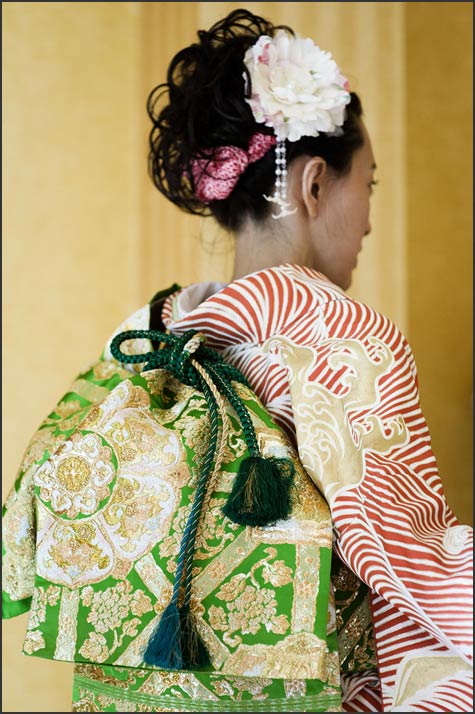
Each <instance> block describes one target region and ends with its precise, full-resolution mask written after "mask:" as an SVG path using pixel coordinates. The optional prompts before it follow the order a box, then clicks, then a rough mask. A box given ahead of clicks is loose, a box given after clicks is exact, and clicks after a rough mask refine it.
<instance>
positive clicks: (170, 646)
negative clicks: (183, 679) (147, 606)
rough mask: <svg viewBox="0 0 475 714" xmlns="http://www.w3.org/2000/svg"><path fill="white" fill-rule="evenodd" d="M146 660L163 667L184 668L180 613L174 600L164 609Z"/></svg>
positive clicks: (148, 662) (147, 651)
mask: <svg viewBox="0 0 475 714" xmlns="http://www.w3.org/2000/svg"><path fill="white" fill-rule="evenodd" d="M144 662H146V663H147V664H153V665H155V667H163V669H182V668H183V655H182V649H181V623H180V613H179V610H178V608H177V606H176V604H175V603H174V602H171V603H170V604H169V605H167V607H166V608H165V610H164V611H163V613H162V617H161V619H160V622H159V624H158V627H157V629H156V630H155V632H154V633H153V635H152V636H151V638H150V640H149V642H148V645H147V649H146V650H145V654H144Z"/></svg>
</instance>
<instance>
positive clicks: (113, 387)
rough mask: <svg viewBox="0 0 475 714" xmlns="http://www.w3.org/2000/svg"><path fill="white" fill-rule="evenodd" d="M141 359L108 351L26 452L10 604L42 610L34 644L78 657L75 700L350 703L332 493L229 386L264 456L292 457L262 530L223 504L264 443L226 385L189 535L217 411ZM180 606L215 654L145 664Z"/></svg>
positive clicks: (34, 616)
mask: <svg viewBox="0 0 475 714" xmlns="http://www.w3.org/2000/svg"><path fill="white" fill-rule="evenodd" d="M143 342H144V341H143V340H138V339H137V340H131V342H130V343H129V350H128V351H129V352H130V354H133V353H134V350H135V351H136V352H137V353H138V354H140V352H141V347H140V345H141V344H143ZM147 344H150V343H149V342H148V341H147ZM136 361H137V360H136ZM142 367H143V365H140V364H137V365H136V367H135V371H134V370H133V369H126V368H124V367H123V366H121V365H120V364H119V363H118V362H116V361H114V360H110V359H105V358H104V357H103V358H102V359H101V360H99V361H98V362H97V363H96V364H94V365H93V366H92V367H91V368H90V369H89V370H88V371H86V372H85V373H83V374H81V375H80V376H79V377H78V378H77V380H76V381H75V382H74V384H73V385H72V386H71V388H70V390H69V391H68V392H67V394H66V395H65V396H64V397H63V399H62V400H61V401H60V402H59V404H58V405H57V406H56V408H55V409H54V411H53V412H52V413H51V414H50V415H49V416H48V417H47V419H46V420H45V421H44V422H43V424H42V425H41V426H40V428H39V430H38V432H37V433H36V435H35V436H34V437H33V439H32V441H31V443H30V445H29V447H28V449H27V452H26V454H25V457H24V460H23V463H22V465H21V469H20V472H19V477H18V479H17V481H16V483H15V486H14V488H13V489H12V491H11V493H10V495H9V497H8V499H7V502H6V504H5V507H4V516H3V591H4V592H3V617H13V616H15V615H17V614H20V613H22V612H25V611H28V610H29V620H28V628H27V633H26V637H25V641H24V645H23V652H24V653H25V654H28V655H34V656H37V657H44V658H49V659H56V660H62V661H68V662H75V663H77V664H76V668H75V678H74V711H312V712H318V711H321V712H329V711H341V691H340V680H339V669H340V665H339V657H338V643H337V633H336V629H335V627H336V625H335V616H334V603H333V595H332V594H331V588H330V570H331V547H332V524H331V517H330V512H329V509H328V506H327V504H326V502H325V500H324V498H323V497H322V496H321V495H320V494H319V492H318V491H317V489H316V488H315V486H314V485H313V483H312V482H311V480H310V478H309V477H308V476H307V474H306V473H305V472H304V470H303V468H302V467H301V465H300V462H299V461H298V458H297V456H296V454H295V452H294V450H293V448H292V446H291V445H290V443H289V441H288V440H287V438H286V436H285V435H284V434H283V433H282V431H281V429H280V428H278V427H277V426H276V425H275V424H274V422H273V421H272V419H271V417H270V416H269V414H268V413H267V411H266V410H265V408H264V407H263V405H262V404H261V403H260V402H259V400H258V398H257V397H256V396H255V395H254V393H253V392H252V391H251V390H250V389H249V388H248V387H247V386H246V385H244V384H241V383H239V382H233V383H232V387H233V389H234V391H235V393H236V394H237V395H238V397H239V400H240V401H241V403H242V404H243V405H244V407H245V409H246V412H247V414H248V415H249V418H250V421H251V427H249V428H252V429H253V433H254V434H255V438H256V443H257V445H258V448H259V452H260V454H261V456H262V457H263V458H264V459H271V460H272V459H274V460H276V459H277V460H279V459H285V460H290V461H292V463H293V465H294V469H295V473H294V476H293V485H292V489H291V509H290V513H289V515H288V517H286V518H281V519H277V520H276V521H275V522H274V523H273V524H271V525H267V526H265V527H261V526H252V525H242V524H240V523H236V522H235V521H234V520H231V518H229V517H227V516H226V515H224V513H223V508H224V509H225V511H226V504H227V502H228V499H229V496H230V494H231V493H233V485H234V487H235V482H236V478H237V473H238V471H239V468H240V465H241V463H242V462H243V461H245V460H246V459H247V458H249V454H250V452H249V445H248V439H247V440H246V438H245V435H244V434H243V426H242V420H241V418H240V417H239V415H238V414H237V413H236V410H235V408H234V407H233V406H231V404H230V403H229V401H228V400H224V399H219V398H218V397H216V399H217V403H218V406H219V410H218V417H219V418H218V421H217V426H216V428H217V429H218V431H219V441H218V449H217V451H216V454H215V458H214V461H213V468H212V469H211V471H210V476H209V479H208V481H207V483H206V488H205V489H204V490H203V503H202V507H201V509H200V514H201V515H200V517H199V519H198V520H197V528H196V534H195V537H194V540H193V542H192V545H190V544H188V545H186V543H188V541H186V538H184V533H185V535H186V529H187V527H189V523H190V513H191V512H192V509H193V503H194V500H195V496H196V493H197V488H199V485H200V478H201V476H200V474H201V473H202V470H203V465H204V463H205V461H206V458H207V453H208V444H209V443H210V438H211V437H212V431H213V428H214V427H213V420H212V418H210V409H209V405H208V403H207V400H206V399H205V395H204V394H203V393H201V392H200V391H198V390H197V389H196V388H195V387H194V386H192V385H190V384H185V383H183V381H181V380H179V379H177V378H175V377H174V376H172V375H171V373H170V371H167V370H166V369H161V368H152V367H151V366H150V365H149V367H148V368H147V369H146V370H145V371H144V370H143V369H142ZM241 470H242V469H241ZM185 541H186V542H185ZM190 542H191V541H190ZM184 543H185V546H184V545H183V544H184ZM180 562H181V564H182V565H183V572H184V573H185V575H184V576H183V578H182V576H181V574H180V573H181V571H180V567H181V566H180V565H179V563H180ZM185 576H186V577H185ZM175 596H176V597H175ZM174 598H175V600H174ZM186 598H188V599H186ZM173 602H175V604H176V605H177V606H178V607H179V606H183V602H185V603H188V605H186V607H189V610H190V612H191V613H192V615H193V618H194V623H195V624H196V630H197V636H199V642H200V646H201V645H203V646H204V648H205V650H206V653H207V660H206V661H208V662H209V664H205V665H202V666H197V667H190V666H182V667H171V668H170V669H167V668H165V667H160V666H157V665H154V664H150V661H149V662H147V661H146V659H147V657H146V656H145V653H146V652H147V648H148V647H149V645H150V643H151V641H152V642H153V638H154V633H156V632H157V627H158V626H159V625H160V622H161V616H162V614H163V612H164V611H165V610H166V608H167V607H169V606H170V603H173ZM332 612H333V616H331V614H330V613H332ZM155 636H156V635H155ZM180 636H181V638H182V642H183V637H185V639H186V633H185V635H183V632H182V634H181V635H180ZM185 644H186V643H185Z"/></svg>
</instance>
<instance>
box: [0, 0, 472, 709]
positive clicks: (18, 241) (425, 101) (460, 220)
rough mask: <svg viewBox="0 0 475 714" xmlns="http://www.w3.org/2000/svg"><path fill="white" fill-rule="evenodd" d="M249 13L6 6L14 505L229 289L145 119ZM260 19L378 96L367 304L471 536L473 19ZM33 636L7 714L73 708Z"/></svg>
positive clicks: (373, 102)
mask: <svg viewBox="0 0 475 714" xmlns="http://www.w3.org/2000/svg"><path fill="white" fill-rule="evenodd" d="M239 6H240V4H238V3H219V2H213V3H198V2H197V3H153V2H152V3H141V2H136V3H132V2H120V3H116V2H112V3H101V2H99V3H87V2H86V3H80V2H75V3H73V2H66V3H61V2H57V3H56V2H55V3H44V2H35V3H24V2H4V3H3V4H2V10H3V13H2V14H3V33H4V34H3V68H4V69H3V111H4V115H3V118H4V122H3V132H4V133H3V152H4V153H3V156H4V158H3V162H4V163H3V171H4V173H3V176H4V194H3V199H4V212H3V239H4V240H3V261H4V262H3V265H4V268H3V285H4V294H3V300H4V302H3V305H4V308H3V318H4V320H3V325H4V327H3V340H4V342H3V344H4V370H3V384H4V404H3V408H4V420H3V424H4V426H3V429H4V431H3V444H4V456H3V497H4V498H5V496H6V493H7V492H8V490H9V488H10V486H11V484H12V483H13V480H14V476H15V471H16V468H17V465H18V463H19V461H20V459H21V455H22V452H23V449H24V448H25V446H26V443H27V441H28V439H29V437H30V435H31V434H32V432H33V431H34V430H35V428H36V427H37V425H38V423H39V422H40V421H41V419H42V418H43V417H44V415H45V414H46V413H47V412H48V411H49V410H50V408H51V407H52V406H53V404H54V403H55V402H56V400H57V398H59V396H60V395H61V393H62V391H63V390H64V388H65V387H66V386H67V385H68V384H69V382H70V381H71V380H72V378H73V377H74V375H75V373H76V372H77V371H79V369H80V368H82V367H83V366H85V365H86V364H87V363H88V361H90V360H92V359H94V358H95V357H96V355H97V354H98V352H99V350H100V348H101V346H102V344H103V342H104V340H105V339H106V338H107V336H108V334H109V333H110V332H111V331H112V330H113V329H114V327H115V326H116V325H117V324H118V323H119V322H120V321H121V319H122V318H123V317H124V316H125V315H126V314H127V313H129V312H131V311H132V310H133V309H135V308H136V307H138V306H139V305H141V304H142V303H144V302H146V301H147V299H148V298H149V297H150V296H151V294H152V293H153V292H154V291H155V290H156V289H158V288H160V287H163V286H165V285H167V284H169V283H171V282H173V281H177V282H181V283H182V284H183V283H186V282H189V281H191V280H199V279H202V278H205V277H216V278H223V279H227V278H228V277H229V271H230V265H231V261H232V244H231V243H230V241H229V240H228V239H227V238H225V237H223V236H222V235H221V234H220V233H219V231H217V230H216V229H215V228H213V226H210V225H207V223H206V221H202V220H201V219H199V218H194V217H187V216H184V215H183V216H182V215H180V214H179V213H178V211H177V210H176V209H175V208H174V207H173V206H168V205H167V204H166V202H165V201H164V200H163V199H162V198H161V196H159V195H158V194H157V192H156V190H155V189H154V188H153V186H151V184H150V183H149V180H148V178H147V175H146V151H147V147H146V141H147V131H148V120H147V118H146V114H145V110H144V106H145V100H146V97H147V94H148V92H149V91H150V89H151V88H152V87H153V86H154V85H155V84H157V83H159V82H160V81H162V80H163V78H164V75H165V69H166V65H167V63H168V61H169V60H170V59H171V56H172V54H173V53H174V52H175V51H176V50H178V49H179V48H180V47H182V46H183V45H184V44H185V43H188V42H191V41H193V40H194V37H195V32H196V29H198V28H206V27H208V26H209V25H210V24H211V23H212V22H214V21H215V20H217V19H218V18H220V17H221V16H223V15H224V14H225V13H226V12H227V11H228V10H230V9H232V8H234V7H239ZM245 6H246V7H247V8H249V9H251V10H254V11H256V12H260V13H261V14H264V15H265V16H267V17H269V18H271V19H272V20H274V21H275V22H286V23H288V24H291V25H292V26H293V27H294V29H295V30H297V31H298V32H301V33H303V34H305V35H311V36H312V37H313V38H314V39H315V40H316V41H317V42H318V43H319V44H321V46H322V47H323V48H325V49H330V50H331V51H332V53H333V54H334V56H335V59H336V60H337V62H338V63H339V64H340V66H341V67H342V69H343V71H344V72H345V73H346V74H347V75H348V76H349V77H350V81H351V85H352V88H354V89H355V90H356V91H358V92H359V93H360V95H361V96H362V98H363V102H364V107H365V112H366V121H367V125H368V127H369V129H370V132H371V134H372V139H373V144H374V149H375V153H376V159H377V163H378V166H379V167H380V169H379V171H378V174H379V178H380V180H381V183H380V186H379V187H378V189H377V191H376V194H375V196H374V199H373V217H372V224H373V232H372V235H371V237H370V238H369V239H368V240H367V242H366V247H365V252H364V255H363V258H362V260H361V261H360V265H359V267H358V272H357V274H356V276H355V281H354V285H353V287H352V289H351V294H352V295H354V296H355V297H357V298H359V299H362V300H364V301H366V302H370V303H371V304H372V305H373V306H374V307H376V308H377V309H379V310H381V311H382V312H385V313H386V314H388V315H389V316H390V317H391V318H393V319H394V320H395V321H396V322H397V323H398V324H399V325H400V326H401V328H402V329H403V331H405V332H406V334H407V335H408V337H409V340H410V341H411V344H412V346H413V349H414V352H415V356H416V359H417V363H418V368H419V378H420V387H421V396H422V403H423V406H424V408H425V413H426V417H427V420H428V422H429V426H430V427H431V431H432V436H433V443H434V449H435V452H436V454H437V456H438V460H439V465H440V468H441V475H442V478H443V480H444V483H445V486H446V492H447V496H448V500H449V502H450V503H451V505H452V506H453V507H454V509H455V511H456V513H457V514H458V515H459V517H460V518H461V519H462V520H463V521H471V496H470V494H471V473H472V467H471V459H470V454H471V399H472V382H471V364H472V353H471V344H472V342H471V323H472V320H471V300H470V297H471V291H472V282H471V281H472V276H471V272H470V271H471V264H472V257H471V234H472V226H471V215H472V183H471V172H472V167H471V156H472V147H471V143H470V142H471V120H472V103H471V102H472V93H471V91H472V90H471V87H472V74H471V72H472V69H471V57H472V33H471V26H472V4H471V3H467V2H464V3H449V2H447V3H445V2H442V3H440V2H438V3H435V2H434V3H403V2H401V3H391V2H389V3H378V2H372V3H358V2H356V3H340V2H326V3H299V2H297V3H273V2H267V3H247V4H245ZM215 244H216V245H215ZM213 246H214V251H215V252H214V253H210V250H212V249H213ZM25 626H26V617H25V616H22V617H20V618H17V619H16V620H14V621H7V622H6V623H4V630H3V653H4V654H3V657H4V660H3V677H4V689H3V707H2V711H6V712H18V711H30V710H31V711H37V712H46V711H56V712H61V711H62V712H65V711H68V709H69V708H70V705H69V701H70V688H71V668H70V665H68V664H64V663H51V662H46V661H43V660H40V659H38V658H27V657H22V656H21V655H20V654H19V651H20V649H21V641H22V636H23V633H24V630H25Z"/></svg>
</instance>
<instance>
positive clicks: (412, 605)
mask: <svg viewBox="0 0 475 714" xmlns="http://www.w3.org/2000/svg"><path fill="white" fill-rule="evenodd" d="M161 316H162V320H163V323H164V325H165V326H166V327H167V329H168V330H170V331H171V332H172V333H173V334H177V335H180V334H184V333H186V332H187V331H188V330H198V331H199V332H200V333H202V334H204V335H205V336H206V340H207V344H208V345H209V346H210V347H213V348H216V349H218V350H219V351H220V352H221V353H222V355H223V356H224V357H225V359H226V360H227V361H228V362H230V363H231V364H233V365H235V366H236V367H237V368H239V370H240V371H241V372H242V373H243V374H244V375H245V376H246V377H247V379H248V381H249V383H250V384H251V385H252V387H253V389H254V391H255V392H256V393H257V395H258V396H259V398H260V399H261V400H262V403H263V404H265V406H266V409H267V411H268V412H269V413H270V415H271V416H272V417H273V419H274V421H275V423H276V424H278V425H279V426H280V427H281V428H282V430H283V431H284V432H285V433H286V434H287V435H288V438H289V440H290V442H291V444H292V445H293V446H294V447H295V449H296V450H297V451H298V455H299V458H300V462H301V464H302V465H303V467H304V469H305V472H306V475H307V476H308V477H309V478H310V479H311V482H312V483H313V485H314V487H316V488H315V492H318V493H319V494H321V495H323V496H324V498H325V501H326V504H327V506H328V507H329V509H330V512H331V520H330V530H332V538H331V539H332V543H330V546H331V545H332V547H333V563H332V580H331V586H330V593H329V597H328V598H327V599H326V600H325V602H326V605H325V606H324V607H326V608H327V617H326V619H327V623H328V628H327V632H328V633H329V635H330V636H329V639H328V642H327V651H328V652H330V651H331V652H330V654H331V653H333V654H331V657H330V659H329V660H328V662H331V663H332V664H330V665H328V662H327V670H326V673H325V677H323V679H324V680H325V682H326V684H325V683H324V689H323V690H322V691H323V693H324V694H325V693H326V694H325V696H328V704H327V706H328V708H326V709H325V708H323V709H316V708H315V703H314V701H315V700H313V701H312V699H311V697H310V696H309V697H308V698H307V699H306V696H307V693H308V692H309V691H310V690H308V692H307V690H305V688H304V689H302V682H303V681H304V679H302V678H300V677H299V676H296V677H295V678H293V679H292V668H290V669H289V670H288V673H287V675H286V678H284V679H282V680H281V682H282V685H281V686H283V687H284V689H283V690H282V693H281V695H279V696H283V697H284V702H283V706H285V698H286V700H287V703H288V704H287V706H288V707H290V708H286V709H282V708H278V707H279V706H280V707H282V701H281V703H280V704H275V703H273V702H274V700H272V701H271V699H269V697H271V698H272V694H270V690H271V689H272V686H271V684H269V682H270V680H266V678H265V677H264V678H263V677H262V676H261V677H252V676H249V675H250V674H252V671H251V670H246V671H244V670H243V671H242V672H241V674H244V675H247V680H246V676H244V677H239V676H237V675H238V674H239V672H238V670H236V671H233V674H234V675H236V676H235V677H234V679H233V677H231V678H230V677H227V678H226V677H224V678H222V679H220V680H219V682H216V681H214V682H211V680H212V679H213V676H215V675H213V674H211V675H210V674H208V673H204V674H203V675H202V676H197V677H195V678H194V679H193V682H191V681H189V680H187V678H186V675H183V673H180V674H174V673H161V678H160V679H157V682H156V683H155V685H156V689H155V690H154V692H155V693H156V692H157V691H158V692H161V693H165V694H166V696H167V697H169V701H174V702H175V707H176V708H166V707H163V706H161V707H152V706H151V704H150V700H147V696H148V695H147V691H146V688H144V686H142V685H143V682H144V677H145V676H146V673H144V671H143V670H142V669H140V667H138V666H137V663H136V660H134V659H133V658H132V659H131V660H130V661H124V664H125V666H124V667H108V666H107V665H100V660H99V663H97V662H96V664H88V663H82V664H77V666H76V672H75V682H74V701H75V704H74V710H75V711H201V710H207V711H223V710H224V711H234V710H236V711H237V710H240V711H292V710H297V711H341V710H343V711H350V712H356V711H358V712H366V711H367V712H371V711H374V712H386V711H405V712H407V711H432V712H440V711H450V712H453V711H472V685H471V681H472V679H471V678H472V669H471V651H472V650H471V645H472V619H471V617H472V616H471V602H472V600H471V593H472V590H471V584H472V577H473V571H472V545H471V543H472V540H471V539H472V531H471V529H470V528H469V527H468V526H464V525H462V524H460V523H459V522H458V521H457V519H456V517H455V515H454V513H453V512H452V511H451V509H450V507H449V506H448V504H447V502H446V500H445V498H444V493H443V488H442V484H441V481H440V478H439V474H438V470H437V464H436V460H435V457H434V455H433V453H432V450H431V444H430V437H429V433H428V428H427V425H426V422H425V420H424V417H423V414H422V412H421V408H420V404H419V396H418V384H417V373H416V366H415V363H414V359H413V356H412V353H411V349H410V346H409V345H408V343H407V341H406V340H405V338H404V337H403V335H402V334H401V333H400V331H399V330H398V329H397V327H396V326H395V325H394V324H393V323H392V322H391V321H390V320H388V319H387V318H386V317H384V316H382V315H380V314H378V313H377V312H375V311H374V310H372V309H371V308H370V307H368V306H367V305H364V304H361V303H359V302H357V301H355V300H352V299H351V298H349V297H348V296H347V295H346V294H345V293H344V292H343V291H341V290H340V289H339V288H338V287H336V286H335V285H333V284H332V283H331V282H330V281H328V280H327V279H326V278H325V277H324V276H323V275H321V274H319V273H317V272H315V271H313V270H311V269H308V268H305V267H301V266H295V265H289V264H286V265H282V266H278V267H274V268H270V269H266V270H262V271H259V272H257V273H253V274H251V275H248V276H246V277H244V278H242V279H239V280H235V281H233V282H232V283H230V284H229V285H224V284H220V283H202V284H194V285H191V286H189V287H188V288H185V289H183V290H177V291H176V292H174V293H173V294H172V295H170V296H169V297H168V298H167V299H166V300H165V303H164V306H163V309H162V313H161ZM149 322H150V309H149V306H145V307H144V308H141V309H140V310H139V311H137V312H136V313H135V314H134V315H132V316H131V317H130V318H128V319H127V320H126V321H125V322H124V323H123V324H122V325H120V327H119V328H118V329H117V331H116V332H115V333H114V335H112V337H111V340H112V338H113V337H114V336H115V335H116V334H118V333H119V332H122V331H123V330H128V329H148V327H149ZM111 340H110V341H111ZM110 341H109V343H108V345H109V346H110ZM109 346H108V347H106V350H105V353H104V358H105V364H107V363H108V362H109V363H111V364H112V363H113V361H114V360H113V357H112V355H111V354H110V349H109ZM302 483H303V482H302ZM309 562H310V561H309ZM51 597H53V598H54V593H53V594H52V595H51ZM90 597H91V598H92V597H93V594H91V595H90ZM229 597H230V598H231V599H232V598H233V597H234V595H233V594H232V593H230V594H229ZM235 597H237V594H236V596H235ZM7 599H8V598H7ZM25 603H26V604H23V605H22V604H21V603H20V604H18V605H15V604H14V603H13V604H12V603H11V602H9V603H8V607H10V608H11V609H12V610H15V608H16V607H17V608H18V609H17V611H18V612H20V611H22V609H23V610H25V609H27V608H28V607H29V603H28V602H27V601H26V600H25ZM137 607H142V608H145V604H144V600H143V597H142V601H141V602H140V604H139V605H138V606H137ZM12 614H14V612H13V613H12ZM335 628H336V629H337V630H338V655H337V653H336V651H335V647H334V646H332V645H331V644H329V643H330V642H331V636H332V633H333V632H334V630H335ZM96 644H97V643H96ZM30 646H31V647H32V648H33V649H34V647H35V643H34V642H33V643H32V644H30ZM289 656H290V651H288V652H285V651H282V652H281V654H280V658H281V661H280V662H279V663H278V665H277V666H278V667H282V666H283V664H282V663H283V662H285V660H289ZM335 656H337V666H336V670H337V671H335V666H334V658H335ZM91 661H92V662H94V660H93V659H92V660H91ZM328 667H329V669H328ZM330 670H331V671H330ZM211 684H212V685H213V687H214V690H213V691H214V692H215V693H216V692H218V693H219V692H220V694H221V695H222V696H225V697H227V698H228V709H222V708H221V706H220V705H219V704H218V703H217V702H216V699H217V697H216V696H215V695H213V696H211V695H210V694H209V692H210V687H211ZM337 685H338V686H340V687H341V690H342V694H343V703H342V708H341V706H340V705H339V699H338V697H337V696H335V691H336V689H335V687H336V686H337ZM266 687H269V689H268V690H267V689H266ZM332 687H333V690H332V689H331V688H332ZM220 688H221V689H220ZM124 691H127V692H129V693H130V692H135V694H133V695H130V697H129V700H130V701H129V702H128V703H127V701H126V700H127V697H126V696H124V697H123V698H121V697H120V696H118V695H117V692H124ZM319 691H320V690H319ZM148 694H150V692H149V693H148ZM116 695H117V696H116ZM184 696H187V697H188V700H187V702H188V706H189V708H181V707H183V706H187V705H186V704H183V701H182V700H183V697H184ZM298 696H300V697H301V699H300V707H301V708H299V709H295V708H293V707H295V706H297V705H296V704H294V705H293V704H292V702H293V701H295V702H296V701H298ZM114 697H116V698H114ZM213 697H214V698H213ZM293 697H296V699H295V700H294V699H293ZM302 697H303V698H302ZM173 698H174V699H173ZM131 701H132V702H133V704H131V703H130V702H131ZM322 706H323V704H322Z"/></svg>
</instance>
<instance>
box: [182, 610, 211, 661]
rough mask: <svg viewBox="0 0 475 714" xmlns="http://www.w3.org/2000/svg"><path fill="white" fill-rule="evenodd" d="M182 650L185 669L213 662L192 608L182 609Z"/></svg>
mask: <svg viewBox="0 0 475 714" xmlns="http://www.w3.org/2000/svg"><path fill="white" fill-rule="evenodd" d="M180 623H181V651H182V655H183V665H184V668H185V669H197V668H201V667H207V666H209V665H210V664H211V661H210V658H209V654H208V651H207V649H206V647H205V646H204V644H203V641H202V639H201V637H200V635H199V632H198V629H197V626H196V619H195V616H194V615H193V613H192V612H191V610H190V608H189V607H187V606H184V607H182V608H181V610H180Z"/></svg>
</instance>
